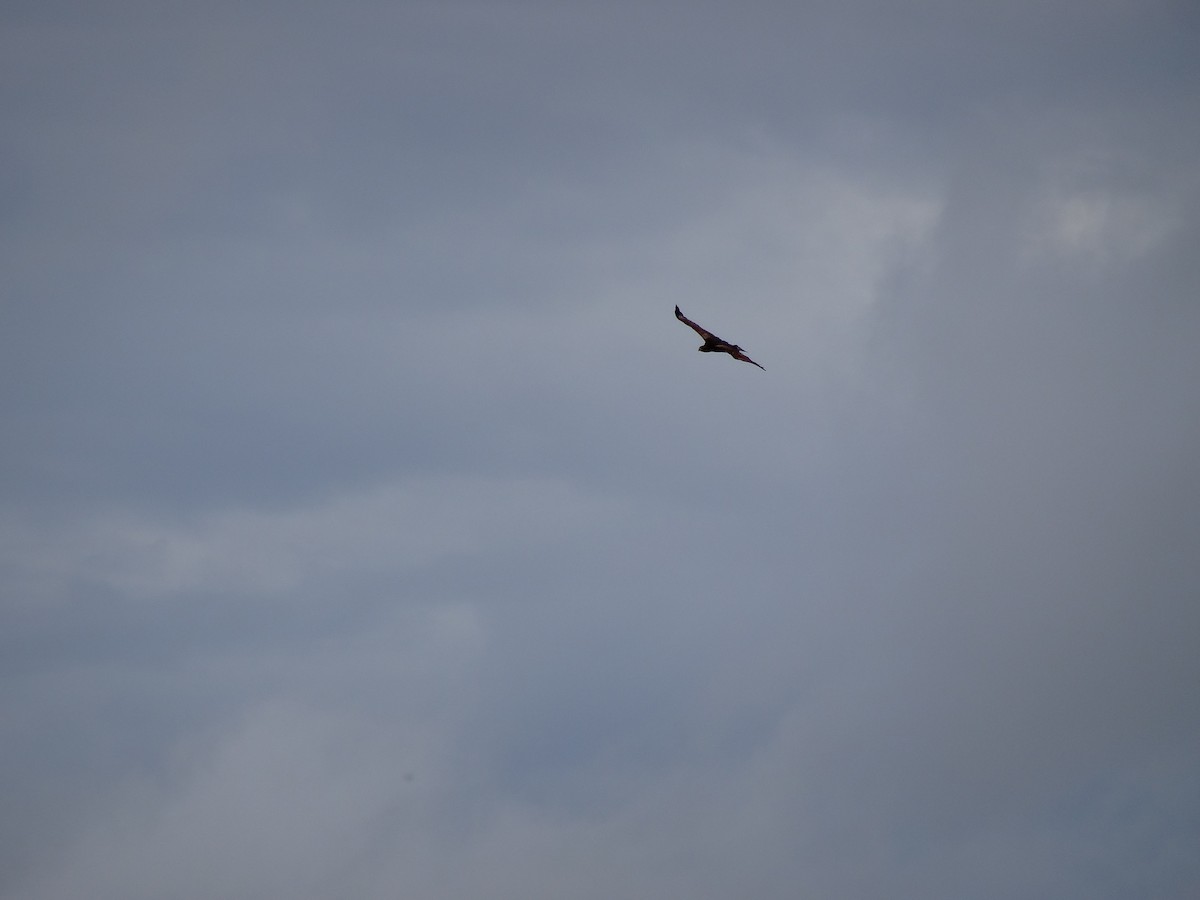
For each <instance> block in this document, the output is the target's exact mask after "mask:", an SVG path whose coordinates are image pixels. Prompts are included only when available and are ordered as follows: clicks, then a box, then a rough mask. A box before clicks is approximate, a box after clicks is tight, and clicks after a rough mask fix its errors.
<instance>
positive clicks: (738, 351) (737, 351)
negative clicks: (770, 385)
mask: <svg viewBox="0 0 1200 900" xmlns="http://www.w3.org/2000/svg"><path fill="white" fill-rule="evenodd" d="M725 352H726V353H728V354H729V355H730V356H732V357H733V358H734V359H740V360H741V361H742V362H748V363H750V365H752V366H758V363H756V362H755V361H754V360H752V359H751V358H750V357H748V356H747V355H746V354H745V353H743V352H742V348H741V347H734V348H733V349H732V350H726V351H725ZM758 367H759V368H760V369H762V370H763V371H764V372H765V371H767V370H766V368H765V367H763V366H758Z"/></svg>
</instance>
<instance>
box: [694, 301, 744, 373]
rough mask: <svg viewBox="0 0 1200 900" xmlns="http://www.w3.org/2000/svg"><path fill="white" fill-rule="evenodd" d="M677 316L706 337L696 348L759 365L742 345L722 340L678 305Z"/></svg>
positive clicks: (702, 351)
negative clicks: (701, 325) (706, 329)
mask: <svg viewBox="0 0 1200 900" xmlns="http://www.w3.org/2000/svg"><path fill="white" fill-rule="evenodd" d="M675 318H677V319H678V320H679V321H680V322H682V323H683V324H684V325H686V326H688V327H689V328H691V329H692V330H693V331H694V332H696V334H698V335H700V337H702V338H704V343H703V344H701V345H700V346H699V347H697V348H696V349H698V350H699V351H700V352H701V353H728V354H729V355H730V356H732V357H733V358H734V359H740V360H741V361H742V362H748V363H750V365H752V366H758V363H756V362H755V361H754V360H752V359H751V358H750V357H748V356H747V355H746V351H744V350H743V349H742V348H741V347H739V346H738V345H737V344H731V343H729V341H723V340H721V339H720V338H719V337H717V336H716V335H715V334H713V333H712V332H711V331H705V330H704V329H703V328H701V327H700V326H699V325H697V324H696V323H695V322H693V321H692V320H691V319H689V318H688V317H687V316H685V315H684V314H683V313H681V312H680V311H679V307H678V306H676V307H675ZM758 367H759V368H760V369H762V370H763V371H764V372H765V371H767V370H766V369H765V368H763V367H762V366H758Z"/></svg>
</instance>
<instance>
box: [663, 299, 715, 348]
mask: <svg viewBox="0 0 1200 900" xmlns="http://www.w3.org/2000/svg"><path fill="white" fill-rule="evenodd" d="M675 318H677V319H678V320H679V321H680V322H682V323H683V324H684V325H686V326H688V328H691V329H692V330H693V331H694V332H696V334H698V335H700V337H702V338H704V340H706V341H712V342H713V343H717V344H723V343H725V342H724V341H722V340H721V339H720V338H719V337H717V336H716V335H715V334H713V333H712V332H711V331H705V330H704V329H703V328H701V327H700V326H699V325H697V324H696V323H695V322H693V321H692V320H691V319H689V318H688V317H687V316H685V315H684V314H683V313H681V312H680V311H679V307H678V306H676V307H675Z"/></svg>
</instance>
